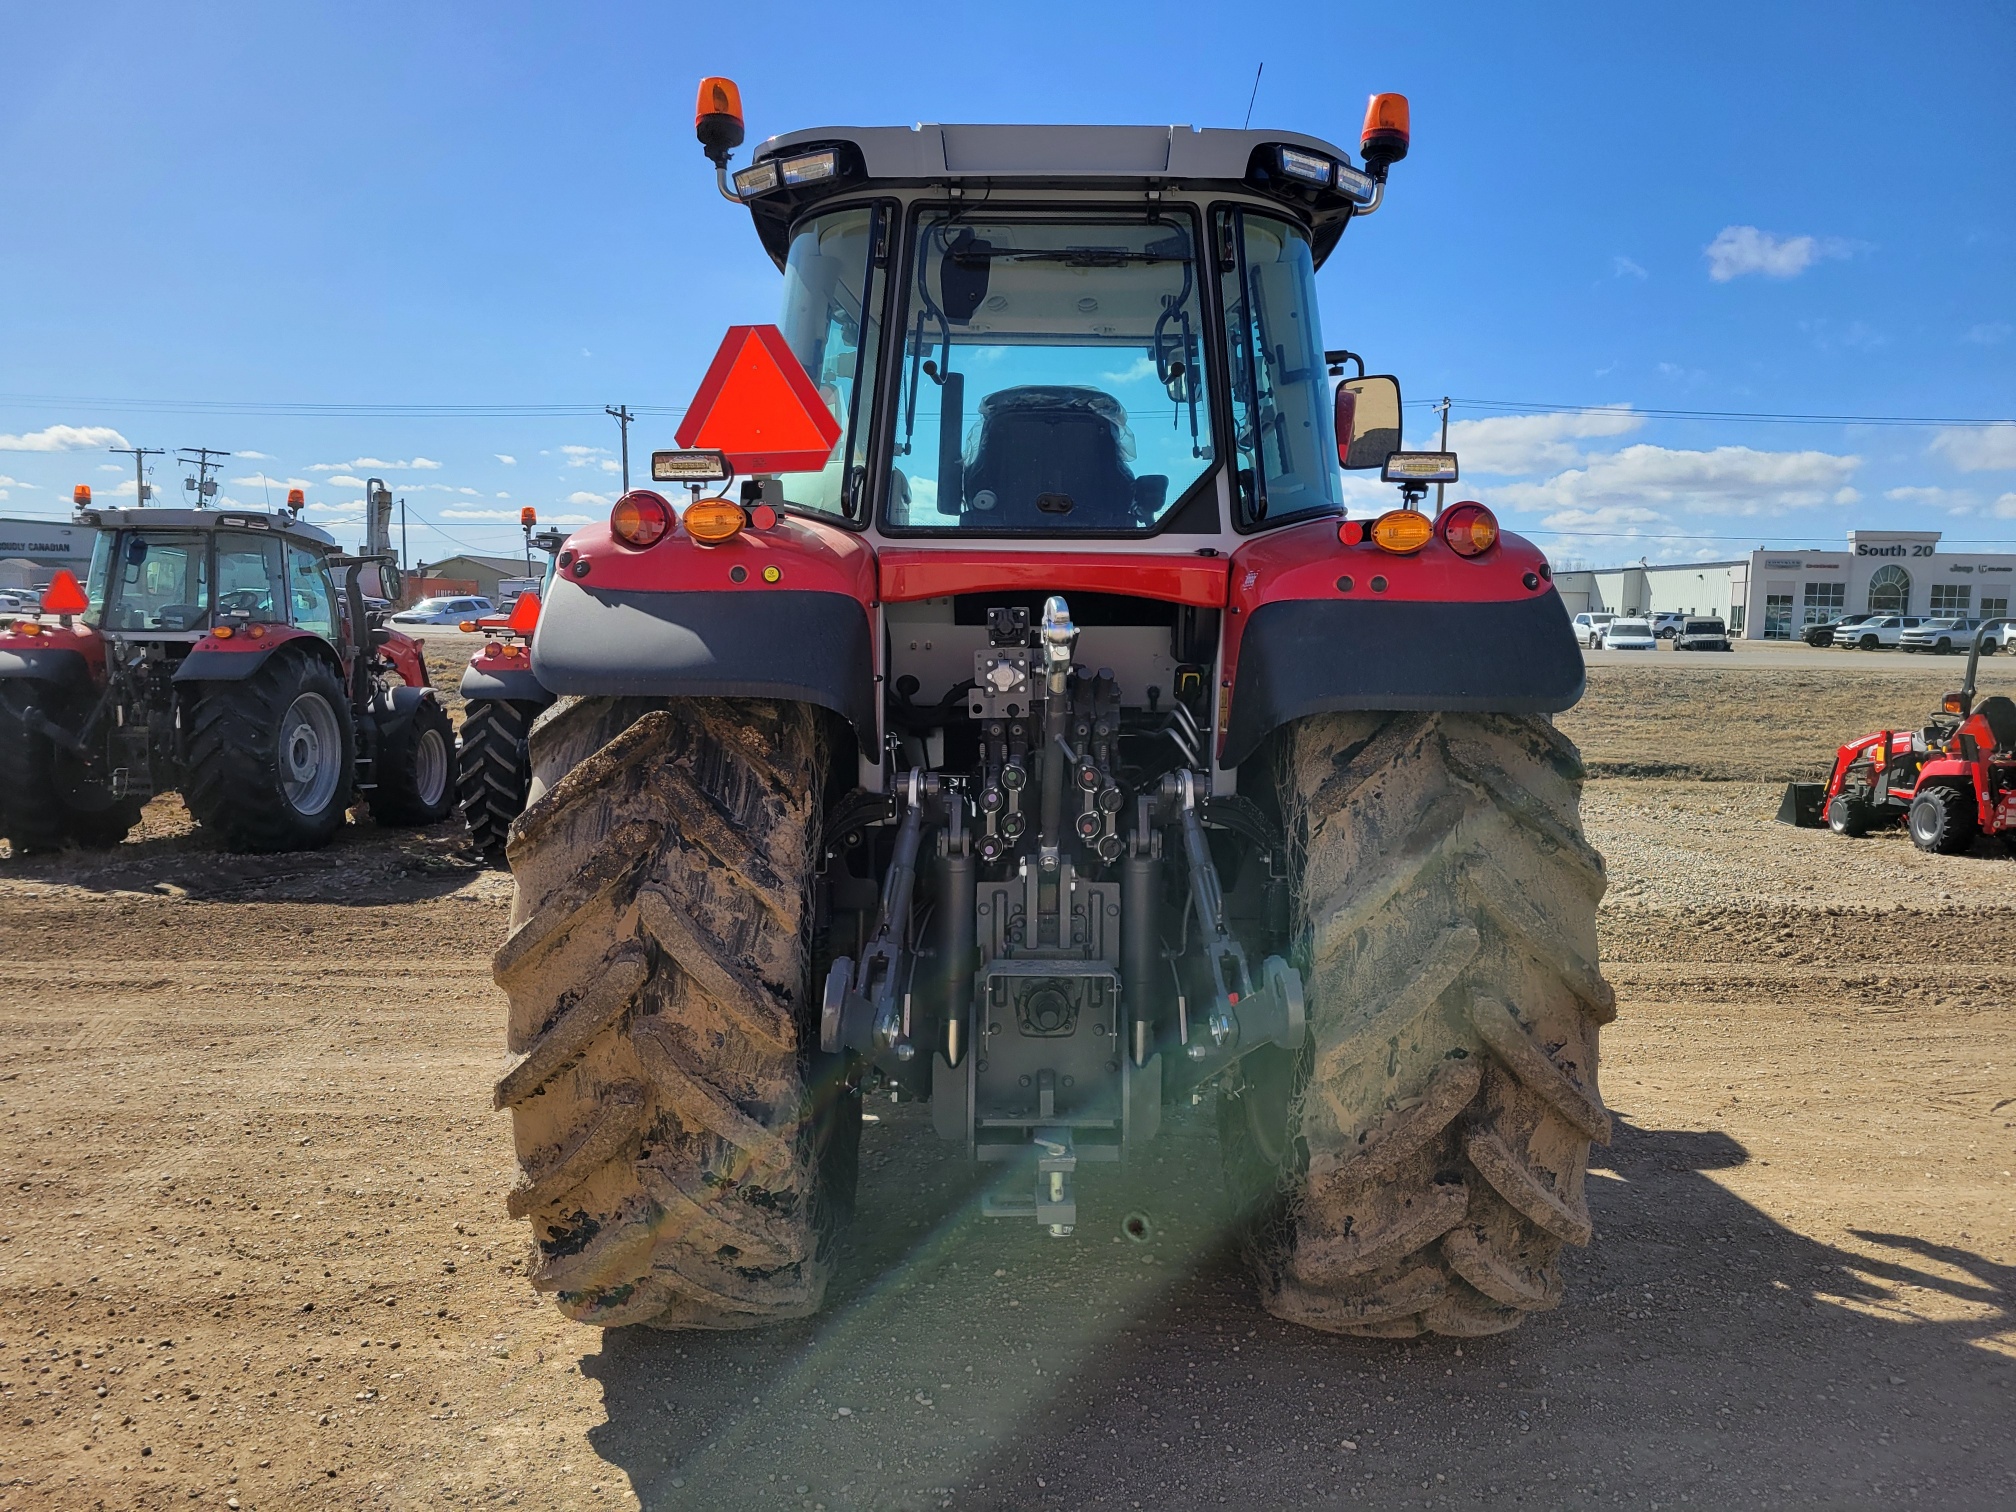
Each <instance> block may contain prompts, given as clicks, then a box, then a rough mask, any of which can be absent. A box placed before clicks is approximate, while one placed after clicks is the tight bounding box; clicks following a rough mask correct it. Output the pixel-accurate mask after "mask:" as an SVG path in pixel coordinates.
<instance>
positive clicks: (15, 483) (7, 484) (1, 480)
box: [0, 467, 125, 488]
mask: <svg viewBox="0 0 2016 1512" xmlns="http://www.w3.org/2000/svg"><path fill="white" fill-rule="evenodd" d="M112 471H114V472H124V471H125V469H124V468H120V467H115V468H113V469H112ZM37 486H38V485H36V484H34V483H23V482H22V481H21V480H20V479H19V478H9V477H6V476H0V488H34V487H37Z"/></svg>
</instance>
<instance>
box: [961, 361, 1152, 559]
mask: <svg viewBox="0 0 2016 1512" xmlns="http://www.w3.org/2000/svg"><path fill="white" fill-rule="evenodd" d="M1125 424H1126V412H1125V411H1124V410H1122V409H1121V408H1120V405H1119V404H1118V402H1117V401H1115V400H1114V399H1113V398H1111V397H1110V396H1109V395H1106V394H1103V393H1101V392H1100V391H1099V390H1097V389H1089V388H1073V387H1066V386H1063V385H1057V386H1049V385H1033V384H1032V385H1029V386H1027V387H1023V388H1012V389H1002V390H1000V391H999V392H997V393H992V394H989V395H988V396H987V397H986V398H985V399H983V400H981V402H980V439H979V443H978V445H977V446H976V447H975V449H974V453H973V459H972V461H971V462H969V463H968V464H967V466H966V488H965V493H966V509H967V519H968V521H969V522H970V523H972V524H974V525H977V526H980V527H981V528H983V529H985V528H996V529H1002V530H1038V529H1040V530H1124V529H1126V528H1128V527H1129V526H1131V525H1132V524H1133V523H1134V520H1133V508H1134V474H1133V472H1132V471H1131V470H1129V468H1128V466H1127V463H1126V460H1125V458H1124V457H1123V456H1122V453H1121V441H1120V432H1121V429H1122V428H1123V427H1124V426H1125ZM983 498H984V500H985V503H984V505H983V504H982V503H981V502H980V501H982V500H983ZM1067 501H1068V503H1067Z"/></svg>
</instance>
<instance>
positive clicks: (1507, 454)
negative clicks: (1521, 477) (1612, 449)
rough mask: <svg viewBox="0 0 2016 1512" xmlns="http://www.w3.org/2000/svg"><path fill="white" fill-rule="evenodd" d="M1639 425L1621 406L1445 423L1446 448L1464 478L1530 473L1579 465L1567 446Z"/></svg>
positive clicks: (1575, 451)
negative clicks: (1458, 463)
mask: <svg viewBox="0 0 2016 1512" xmlns="http://www.w3.org/2000/svg"><path fill="white" fill-rule="evenodd" d="M1644 423H1645V419H1644V416H1642V415H1637V414H1633V413H1632V412H1631V410H1630V408H1629V407H1628V406H1624V405H1618V406H1616V407H1614V408H1612V407H1605V408H1603V409H1588V410H1577V411H1575V412H1574V413H1572V414H1563V415H1493V416H1492V417H1491V418H1489V419H1487V420H1452V421H1450V422H1449V446H1450V449H1451V450H1452V451H1454V452H1456V454H1457V455H1458V456H1459V457H1461V458H1462V469H1463V472H1464V475H1465V476H1468V475H1469V474H1471V473H1494V474H1501V475H1503V474H1510V475H1518V474H1522V473H1535V472H1541V471H1544V470H1546V469H1549V468H1560V467H1572V466H1574V465H1576V464H1577V463H1579V462H1582V461H1584V460H1585V458H1584V456H1583V453H1582V451H1581V449H1580V448H1579V447H1575V446H1571V445H1569V442H1570V441H1573V440H1577V439H1580V438H1583V437H1588V436H1622V435H1625V434H1627V433H1628V432H1631V431H1634V430H1637V429H1638V427H1640V426H1641V425H1643V424H1644Z"/></svg>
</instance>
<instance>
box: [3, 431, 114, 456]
mask: <svg viewBox="0 0 2016 1512" xmlns="http://www.w3.org/2000/svg"><path fill="white" fill-rule="evenodd" d="M125 444H126V438H125V437H124V436H122V435H120V434H119V432H117V431H116V430H114V429H112V427H111V426H109V425H51V426H48V427H46V428H44V429H42V430H39V431H28V432H26V433H25V434H23V435H19V436H0V451H24V452H62V451H95V450H97V449H98V448H99V447H101V446H124V445H125Z"/></svg>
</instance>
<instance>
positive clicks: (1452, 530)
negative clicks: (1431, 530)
mask: <svg viewBox="0 0 2016 1512" xmlns="http://www.w3.org/2000/svg"><path fill="white" fill-rule="evenodd" d="M1435 532H1436V534H1438V535H1439V536H1441V537H1442V539H1443V540H1444V541H1445V542H1447V543H1448V546H1449V549H1450V550H1451V551H1453V552H1455V553H1456V555H1458V556H1461V557H1476V556H1482V555H1483V554H1484V553H1485V552H1487V551H1489V550H1490V549H1491V548H1492V547H1493V546H1496V545H1497V544H1498V517H1497V516H1496V515H1494V514H1492V513H1491V511H1490V510H1488V509H1486V508H1485V507H1484V506H1483V505H1482V504H1479V503H1477V502H1476V500H1474V499H1465V500H1464V501H1463V502H1462V503H1460V504H1451V505H1450V506H1449V507H1448V508H1447V509H1445V510H1443V511H1442V518H1441V519H1439V520H1437V521H1436V522H1435Z"/></svg>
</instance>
